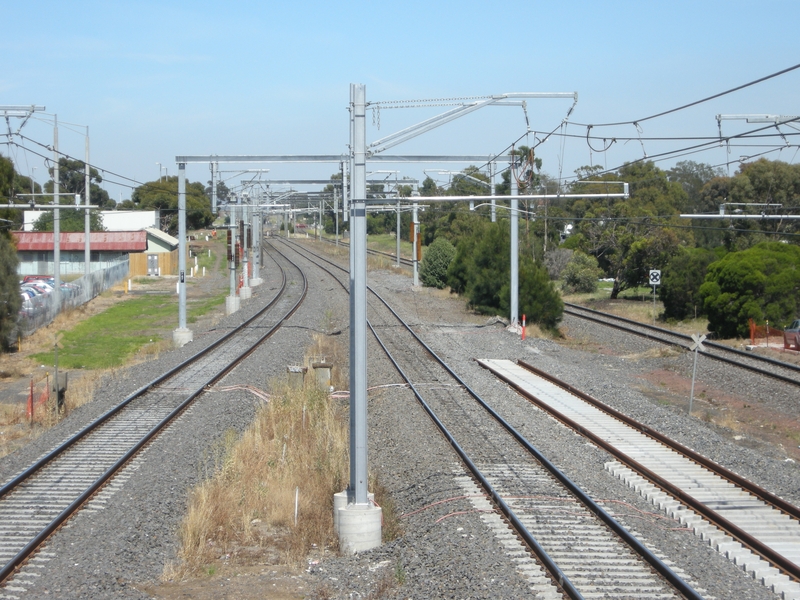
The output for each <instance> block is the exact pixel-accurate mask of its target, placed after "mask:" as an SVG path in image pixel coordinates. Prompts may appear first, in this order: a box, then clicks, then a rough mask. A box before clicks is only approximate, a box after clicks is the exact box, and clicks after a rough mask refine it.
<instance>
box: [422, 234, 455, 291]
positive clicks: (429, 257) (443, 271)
mask: <svg viewBox="0 0 800 600" xmlns="http://www.w3.org/2000/svg"><path fill="white" fill-rule="evenodd" d="M455 255H456V248H455V246H453V244H451V243H450V241H449V240H448V239H447V238H444V237H439V238H436V239H435V240H434V241H433V243H432V244H431V245H430V246H428V248H427V250H426V251H425V254H424V255H423V256H422V263H421V264H420V270H419V277H420V279H421V280H422V284H423V285H426V286H428V287H435V288H439V289H442V288H444V287H445V286H446V285H447V269H448V267H449V266H450V263H451V262H452V261H453V258H454V257H455Z"/></svg>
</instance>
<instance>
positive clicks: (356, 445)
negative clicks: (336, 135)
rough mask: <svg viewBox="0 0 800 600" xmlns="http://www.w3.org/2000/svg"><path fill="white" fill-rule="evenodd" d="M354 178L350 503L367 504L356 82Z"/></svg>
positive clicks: (358, 87)
mask: <svg viewBox="0 0 800 600" xmlns="http://www.w3.org/2000/svg"><path fill="white" fill-rule="evenodd" d="M350 89H351V94H352V97H353V113H352V116H353V138H352V149H353V151H352V156H353V171H352V173H353V182H352V190H353V195H352V202H351V215H350V216H351V222H350V253H351V255H352V264H353V269H352V274H351V276H350V330H351V332H352V345H351V347H350V487H349V489H348V504H351V503H352V504H357V505H367V504H368V503H369V500H368V498H367V203H366V197H367V171H366V145H367V143H366V136H367V130H366V118H365V112H366V86H365V85H364V84H352V85H351V88H350Z"/></svg>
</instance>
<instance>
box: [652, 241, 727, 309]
mask: <svg viewBox="0 0 800 600" xmlns="http://www.w3.org/2000/svg"><path fill="white" fill-rule="evenodd" d="M718 258H719V257H718V256H717V254H716V253H715V252H714V251H712V250H707V249H705V248H692V249H683V250H681V251H680V253H678V254H677V255H676V256H674V257H673V258H672V260H670V261H669V263H668V264H667V266H666V267H664V272H663V274H662V277H661V287H660V289H659V290H658V295H659V298H660V299H661V301H662V302H663V303H664V318H665V319H679V320H683V319H687V318H691V317H694V316H696V315H703V314H705V309H704V308H703V302H702V301H701V299H700V286H701V285H703V282H704V281H705V277H706V272H707V271H708V265H710V264H711V263H713V262H714V261H716V260H717V259H718Z"/></svg>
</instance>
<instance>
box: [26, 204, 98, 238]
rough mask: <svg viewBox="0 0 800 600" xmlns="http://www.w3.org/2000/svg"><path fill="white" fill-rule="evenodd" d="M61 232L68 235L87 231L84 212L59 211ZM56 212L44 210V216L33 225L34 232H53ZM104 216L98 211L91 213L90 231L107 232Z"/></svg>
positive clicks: (70, 209)
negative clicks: (73, 232) (72, 232)
mask: <svg viewBox="0 0 800 600" xmlns="http://www.w3.org/2000/svg"><path fill="white" fill-rule="evenodd" d="M58 212H59V215H58V220H59V230H60V231H62V232H64V233H66V232H70V231H85V230H86V222H85V215H84V211H83V210H80V209H77V208H62V209H60V210H59V211H58ZM54 216H55V212H54V211H52V210H43V211H42V215H41V216H40V217H39V218H38V219H37V220H36V222H35V223H34V224H33V230H34V231H53V217H54ZM105 229H106V228H105V227H104V226H103V216H102V215H101V214H100V213H99V212H97V211H96V210H91V211H89V231H105Z"/></svg>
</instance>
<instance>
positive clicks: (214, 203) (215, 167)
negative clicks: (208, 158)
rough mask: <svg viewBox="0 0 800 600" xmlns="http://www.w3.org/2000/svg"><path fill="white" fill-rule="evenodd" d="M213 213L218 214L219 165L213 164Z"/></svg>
mask: <svg viewBox="0 0 800 600" xmlns="http://www.w3.org/2000/svg"><path fill="white" fill-rule="evenodd" d="M211 212H212V213H214V215H216V214H217V163H215V162H212V163H211Z"/></svg>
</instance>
